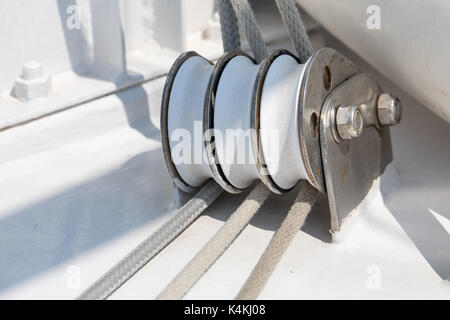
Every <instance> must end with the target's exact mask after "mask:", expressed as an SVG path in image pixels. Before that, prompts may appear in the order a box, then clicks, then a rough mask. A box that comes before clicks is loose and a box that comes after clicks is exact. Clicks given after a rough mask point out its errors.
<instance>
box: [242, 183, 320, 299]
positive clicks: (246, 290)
mask: <svg viewBox="0 0 450 320" xmlns="http://www.w3.org/2000/svg"><path fill="white" fill-rule="evenodd" d="M300 184H301V186H300V191H299V193H298V195H297V198H296V199H295V202H294V204H293V205H292V207H291V209H290V210H289V212H288V214H287V215H286V218H285V219H284V220H283V222H282V224H281V226H280V228H279V229H278V230H277V232H276V233H275V235H274V236H273V237H272V239H271V240H270V243H269V245H268V246H267V248H266V250H265V251H264V253H263V254H262V256H261V257H260V259H259V261H258V263H257V264H256V266H255V267H254V269H253V270H252V272H251V274H250V276H249V277H248V278H247V281H246V282H245V284H244V285H243V287H242V288H241V290H240V291H239V293H238V295H237V296H236V299H239V300H249V299H256V298H257V297H258V295H259V293H260V292H261V291H262V289H263V288H264V286H265V284H266V283H267V281H268V280H269V278H270V276H271V275H272V272H273V271H274V270H275V267H276V266H277V264H278V262H279V261H280V260H281V257H282V256H283V254H284V252H285V251H286V249H287V248H288V246H289V244H290V243H291V242H292V240H293V239H294V237H295V235H296V234H297V232H298V230H299V229H300V228H301V227H302V226H303V224H304V222H305V220H306V217H307V216H308V214H309V212H310V211H311V207H312V205H313V204H314V201H315V199H316V195H317V190H315V189H314V188H313V187H312V186H311V185H310V184H309V183H308V182H307V181H306V180H303V181H301V182H300Z"/></svg>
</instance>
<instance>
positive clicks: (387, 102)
mask: <svg viewBox="0 0 450 320" xmlns="http://www.w3.org/2000/svg"><path fill="white" fill-rule="evenodd" d="M402 109H403V107H402V103H401V101H400V99H399V98H396V97H394V96H392V95H390V94H389V93H382V94H380V96H379V97H378V103H377V116H378V121H379V122H380V124H381V125H383V126H393V125H396V124H398V123H399V122H400V120H401V119H402Z"/></svg>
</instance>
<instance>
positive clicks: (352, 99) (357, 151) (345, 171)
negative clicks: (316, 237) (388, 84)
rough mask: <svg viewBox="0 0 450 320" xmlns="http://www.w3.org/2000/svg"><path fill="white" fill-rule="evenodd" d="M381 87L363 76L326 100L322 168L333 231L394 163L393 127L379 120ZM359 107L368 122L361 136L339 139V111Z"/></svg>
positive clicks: (321, 116) (323, 123)
mask: <svg viewBox="0 0 450 320" xmlns="http://www.w3.org/2000/svg"><path fill="white" fill-rule="evenodd" d="M380 92H381V89H380V87H379V86H378V84H377V83H376V82H374V81H373V80H372V79H371V78H370V76H369V75H368V74H365V73H359V74H357V75H355V76H353V77H351V78H350V79H348V80H346V81H344V82H343V83H341V84H340V85H339V86H338V87H336V88H335V89H334V90H333V91H331V92H330V94H329V95H328V96H327V98H326V99H325V101H324V103H323V106H322V110H321V114H320V144H321V153H322V165H323V170H324V176H325V184H326V190H327V195H328V200H329V207H330V213H331V231H332V232H336V231H339V230H340V228H341V226H342V223H343V221H344V219H345V218H346V217H347V216H348V215H349V214H350V213H351V212H352V211H353V210H354V209H355V208H356V207H357V206H358V205H359V204H360V203H361V201H362V200H363V198H364V197H365V196H366V195H367V193H368V191H369V189H370V187H371V186H372V184H373V181H374V180H375V179H376V178H377V177H379V176H380V175H381V173H383V171H384V169H385V167H386V166H387V164H388V163H389V162H391V161H392V150H391V140H390V134H389V127H387V126H380V124H379V122H378V119H377V99H378V96H379V94H380ZM341 106H357V107H358V110H359V111H360V112H361V114H362V118H363V119H364V121H363V122H364V128H363V130H362V133H361V135H360V136H358V137H356V138H354V139H339V138H338V133H337V132H336V123H335V119H336V111H337V109H338V108H339V107H341Z"/></svg>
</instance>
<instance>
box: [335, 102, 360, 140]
mask: <svg viewBox="0 0 450 320" xmlns="http://www.w3.org/2000/svg"><path fill="white" fill-rule="evenodd" d="M363 126H364V120H363V117H362V115H361V112H360V111H359V108H358V106H342V107H339V108H338V109H337V111H336V129H337V132H338V133H339V136H340V137H341V138H342V139H352V138H356V137H358V136H359V135H360V134H361V132H362V129H363Z"/></svg>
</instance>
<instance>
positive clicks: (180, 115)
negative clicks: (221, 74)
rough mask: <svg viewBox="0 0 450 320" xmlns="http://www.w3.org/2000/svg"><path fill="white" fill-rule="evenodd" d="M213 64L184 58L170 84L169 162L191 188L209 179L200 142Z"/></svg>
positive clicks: (204, 60)
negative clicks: (173, 164) (171, 84)
mask: <svg viewBox="0 0 450 320" xmlns="http://www.w3.org/2000/svg"><path fill="white" fill-rule="evenodd" d="M212 69H213V65H212V64H211V63H210V62H209V61H208V60H206V59H204V58H203V57H200V56H194V57H190V58H189V59H187V60H186V61H185V62H184V63H183V65H182V66H181V67H180V69H179V70H178V72H177V74H176V77H175V80H174V82H173V86H172V91H171V95H170V100H169V110H168V121H167V124H168V134H169V142H170V149H171V155H172V160H173V161H174V163H175V165H176V168H177V171H178V173H179V174H180V176H181V177H182V178H183V180H184V181H185V182H186V183H188V184H189V185H191V186H193V187H199V186H201V185H203V184H204V183H205V182H206V180H208V178H209V177H211V173H210V169H209V166H208V164H207V162H206V161H203V158H202V157H203V155H204V154H205V147H204V143H203V140H202V132H203V127H202V123H203V110H204V103H205V96H206V90H207V88H208V82H209V79H210V77H211V73H212Z"/></svg>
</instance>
